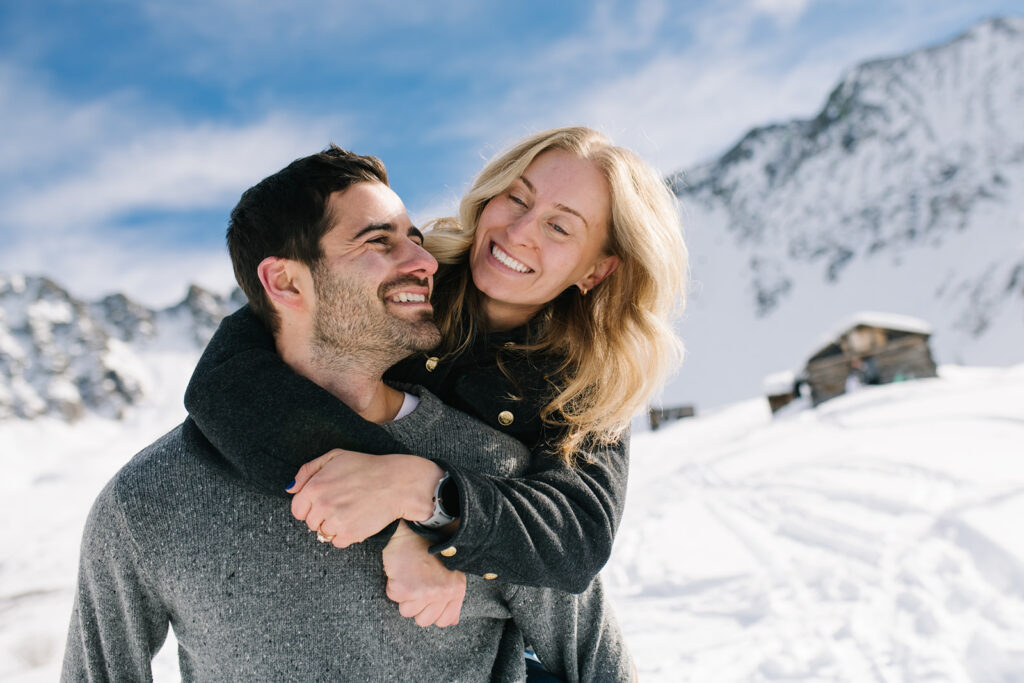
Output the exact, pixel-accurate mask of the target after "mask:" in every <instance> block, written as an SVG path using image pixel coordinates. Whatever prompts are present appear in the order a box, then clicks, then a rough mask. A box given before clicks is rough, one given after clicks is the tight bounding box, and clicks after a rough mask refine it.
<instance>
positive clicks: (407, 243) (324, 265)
mask: <svg viewBox="0 0 1024 683" xmlns="http://www.w3.org/2000/svg"><path fill="white" fill-rule="evenodd" d="M327 210H328V215H329V216H333V217H334V226H333V227H332V228H331V229H330V230H329V231H328V232H327V234H326V235H324V237H323V238H322V240H321V247H322V248H323V253H324V255H323V258H322V259H321V261H320V262H319V263H317V264H316V265H315V266H314V267H313V269H312V275H313V284H314V287H315V290H316V297H317V307H316V314H315V318H314V338H313V357H314V358H315V359H317V360H318V362H319V363H320V364H332V363H333V362H336V361H337V360H338V359H339V358H343V357H350V356H353V355H358V356H359V358H361V359H362V360H365V361H366V362H368V363H370V362H374V361H375V360H380V361H381V362H382V363H383V364H384V366H385V367H387V366H388V365H391V364H392V363H393V362H395V361H396V360H399V359H401V358H404V357H405V356H407V355H409V354H410V353H412V352H414V351H425V350H427V349H431V348H433V347H434V346H436V345H437V344H438V343H439V342H440V340H441V335H440V333H439V332H438V330H437V326H436V325H435V324H434V320H433V313H434V310H433V308H432V307H431V305H430V292H431V289H432V287H433V276H434V273H435V272H436V271H437V261H436V260H434V257H433V256H431V255H430V253H429V252H427V251H426V250H425V249H424V248H423V246H422V244H423V236H422V234H421V233H420V231H419V230H418V229H417V228H416V227H415V226H414V225H413V224H412V221H410V220H409V216H408V215H407V214H406V211H405V206H404V205H403V204H402V200H401V199H399V197H398V195H396V194H395V193H394V192H393V191H392V190H391V188H389V187H387V186H386V185H383V184H381V183H370V182H365V183H357V184H355V185H352V186H351V187H349V188H348V189H347V190H345V191H343V192H335V193H334V194H332V195H331V197H330V199H329V200H328V204H327Z"/></svg>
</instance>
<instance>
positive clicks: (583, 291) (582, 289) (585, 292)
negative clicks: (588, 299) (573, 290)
mask: <svg viewBox="0 0 1024 683" xmlns="http://www.w3.org/2000/svg"><path fill="white" fill-rule="evenodd" d="M577 287H579V285H577ZM589 291H590V290H589V289H587V288H586V287H580V296H586V295H587V292H589Z"/></svg>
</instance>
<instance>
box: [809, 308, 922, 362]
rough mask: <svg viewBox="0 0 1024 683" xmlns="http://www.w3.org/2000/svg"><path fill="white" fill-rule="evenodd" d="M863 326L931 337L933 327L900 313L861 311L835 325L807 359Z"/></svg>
mask: <svg viewBox="0 0 1024 683" xmlns="http://www.w3.org/2000/svg"><path fill="white" fill-rule="evenodd" d="M861 325H866V326H868V327H881V328H883V329H886V330H899V331H901V332H913V333H915V334H925V335H931V333H932V326H931V325H929V324H928V323H927V322H925V321H924V320H921V319H920V318H915V317H913V316H909V315H900V314H899V313H879V312H878V311H860V312H858V313H853V314H852V315H848V316H846V317H845V318H843V320H842V322H840V323H839V324H837V325H835V326H834V327H833V328H832V330H831V331H830V332H829V333H828V334H827V335H825V336H823V337H822V338H821V339H820V340H819V341H818V343H817V344H815V345H814V348H813V349H812V350H811V353H809V354H807V358H814V357H815V356H817V355H818V354H819V353H821V352H822V351H824V350H825V349H826V348H827V347H829V346H831V345H832V344H834V343H835V342H836V340H838V339H839V337H841V336H843V335H844V334H846V333H847V332H849V331H850V330H852V329H853V328H855V327H859V326H861Z"/></svg>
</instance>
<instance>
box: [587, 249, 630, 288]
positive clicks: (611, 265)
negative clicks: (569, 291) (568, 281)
mask: <svg viewBox="0 0 1024 683" xmlns="http://www.w3.org/2000/svg"><path fill="white" fill-rule="evenodd" d="M621 262H622V261H621V260H620V259H619V257H618V256H616V255H615V254H609V255H608V256H605V257H604V258H602V259H601V260H600V261H598V262H597V263H595V264H594V267H593V268H591V269H590V273H588V274H587V275H585V276H584V277H583V279H581V280H580V281H579V282H577V283H576V286H577V287H579V288H580V291H583V290H584V289H586V290H587V291H590V290H591V289H593V288H594V287H596V286H597V285H598V284H600V282H601V280H603V279H605V278H606V277H608V276H609V275H611V274H612V273H614V272H615V269H616V268H618V267H619V264H620V263H621Z"/></svg>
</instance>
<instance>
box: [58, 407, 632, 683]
mask: <svg viewBox="0 0 1024 683" xmlns="http://www.w3.org/2000/svg"><path fill="white" fill-rule="evenodd" d="M388 428H389V430H392V431H393V433H394V434H395V436H396V437H399V438H400V439H401V440H402V441H405V442H409V441H410V440H412V441H413V442H415V443H417V444H421V445H423V446H424V449H425V450H427V449H434V448H444V453H445V457H447V458H449V459H451V457H452V453H453V451H457V452H464V453H474V454H476V453H482V452H488V453H490V454H492V455H493V458H489V459H488V461H487V462H479V463H473V464H470V463H460V464H463V465H465V466H468V467H473V468H475V469H480V470H482V471H487V472H488V473H495V474H516V473H519V472H520V471H521V470H522V469H523V468H524V467H525V464H526V463H525V457H526V455H527V454H526V450H525V448H523V447H522V446H521V444H519V443H518V442H516V441H514V440H513V439H510V438H509V437H506V436H504V435H501V434H500V433H498V432H495V431H494V430H491V429H490V428H488V427H486V426H484V425H482V424H480V423H479V422H476V421H475V420H473V419H472V418H470V417H468V416H466V415H464V414H462V413H459V412H458V411H454V410H452V409H450V408H447V407H445V406H444V405H443V404H442V403H440V401H438V400H437V399H436V398H434V397H433V396H432V395H430V394H429V393H427V392H425V391H423V392H422V393H421V402H420V405H419V407H418V408H417V409H416V410H415V411H413V413H411V414H410V415H408V416H406V417H405V418H402V419H401V420H399V421H396V422H394V423H391V425H390V426H389V427H388ZM391 531H392V528H389V529H387V530H385V531H384V532H382V533H381V534H378V535H376V536H374V537H373V538H370V539H368V540H367V541H365V542H363V543H360V544H356V545H355V546H351V547H350V548H348V549H345V550H339V549H337V548H334V547H333V546H330V545H328V544H321V543H318V542H317V540H316V536H315V534H312V533H311V532H310V531H309V530H308V529H307V528H306V527H305V525H304V524H303V523H301V522H298V521H296V520H295V519H294V518H293V517H292V516H291V514H290V511H289V507H288V500H287V499H283V498H280V497H277V496H270V495H267V494H265V493H262V492H260V491H259V490H257V489H256V488H254V487H252V486H251V485H250V484H248V483H246V482H245V481H244V480H243V479H241V478H240V477H239V476H238V475H237V473H236V472H234V471H233V470H231V469H229V468H228V467H227V466H226V465H225V463H224V461H223V460H222V459H221V458H220V456H219V454H218V453H217V452H216V451H215V450H214V449H213V448H212V446H210V444H209V443H208V442H207V441H206V439H205V438H203V435H202V434H201V433H200V432H199V430H198V428H196V426H195V425H194V423H192V422H191V421H190V420H186V421H185V423H183V424H182V425H180V426H179V427H177V428H176V429H174V430H172V431H171V432H170V433H169V434H167V435H166V436H164V437H163V438H161V439H160V440H159V441H157V442H156V443H154V444H153V445H151V446H150V447H148V448H147V449H145V450H144V451H142V452H141V453H139V454H138V455H137V456H135V458H133V459H132V460H131V461H130V462H129V463H128V464H127V465H126V466H125V467H124V468H123V469H122V470H121V471H120V472H119V473H118V474H117V475H116V476H115V478H114V479H113V480H112V481H111V482H110V483H109V484H108V485H107V487H106V488H105V489H104V490H103V492H102V493H101V494H100V496H99V498H98V500H97V501H96V503H95V505H94V507H93V509H92V511H91V513H90V515H89V519H88V521H87V523H86V529H85V535H84V538H83V543H82V555H81V563H80V570H79V585H78V594H77V597H76V602H75V607H74V612H73V615H72V623H71V629H70V633H69V636H68V644H67V650H66V653H65V661H64V671H63V677H62V678H63V680H65V681H80V680H116V681H146V680H150V678H151V676H150V661H151V659H152V656H153V655H154V654H155V652H156V651H157V650H158V649H159V647H160V645H161V644H162V643H163V641H164V639H165V637H166V634H167V628H168V625H172V626H173V628H174V632H175V636H176V637H177V640H178V643H179V661H180V666H181V674H182V678H183V679H184V680H185V681H233V680H239V681H241V680H247V681H252V680H258V681H345V680H352V681H360V682H364V681H486V680H497V681H514V680H521V679H523V678H524V676H525V673H524V666H523V656H522V652H523V645H524V642H529V643H531V644H532V645H533V646H534V648H535V649H536V650H537V652H538V654H539V655H540V657H541V659H542V660H543V661H544V663H545V666H547V667H548V668H549V669H550V670H552V671H554V672H556V673H559V674H561V675H563V676H565V677H566V679H567V680H584V681H591V680H593V681H605V680H608V681H619V680H629V678H630V673H631V671H632V662H631V661H630V658H629V655H628V653H627V651H626V650H625V647H624V645H623V642H622V637H621V634H620V632H619V630H618V627H617V625H616V624H615V621H614V617H613V616H612V614H611V612H610V610H609V609H608V608H607V605H606V603H605V600H604V597H603V594H602V591H601V586H600V583H599V582H595V583H594V584H593V585H592V586H591V588H590V589H588V590H587V591H586V592H584V593H583V594H581V595H571V594H567V593H560V592H558V591H554V590H549V589H536V588H522V587H516V586H511V585H506V584H504V583H502V582H501V581H500V579H499V580H495V581H486V580H484V579H482V578H480V577H476V576H469V577H467V578H468V586H467V591H466V599H465V602H464V603H463V608H462V615H461V619H460V622H459V624H458V625H457V626H454V627H450V628H446V629H439V628H436V627H428V628H420V627H418V626H416V624H415V623H414V622H413V621H412V620H410V619H405V618H403V617H402V616H401V615H400V614H399V613H398V609H397V606H396V605H395V604H394V603H392V602H391V601H390V600H388V599H387V597H386V596H385V594H384V585H385V582H386V576H385V575H384V572H383V568H382V566H381V551H382V550H383V548H384V546H385V544H386V543H387V539H388V538H389V537H390V533H391Z"/></svg>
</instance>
